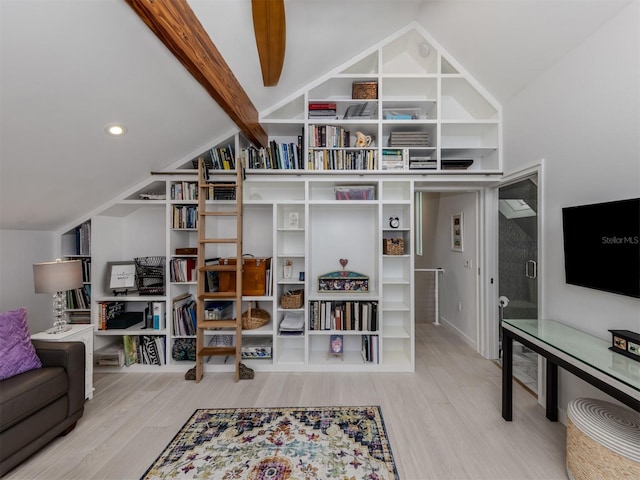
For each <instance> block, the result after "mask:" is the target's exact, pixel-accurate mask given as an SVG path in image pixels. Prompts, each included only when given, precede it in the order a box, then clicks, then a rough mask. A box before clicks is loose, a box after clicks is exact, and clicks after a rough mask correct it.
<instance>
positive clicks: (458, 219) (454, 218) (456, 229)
mask: <svg viewBox="0 0 640 480" xmlns="http://www.w3.org/2000/svg"><path fill="white" fill-rule="evenodd" d="M463 228H464V224H463V217H462V212H460V213H454V214H453V215H451V250H453V251H455V252H462V251H464V246H463V244H462V238H463V235H462V234H463Z"/></svg>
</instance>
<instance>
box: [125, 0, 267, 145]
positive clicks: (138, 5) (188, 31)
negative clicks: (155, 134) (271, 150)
mask: <svg viewBox="0 0 640 480" xmlns="http://www.w3.org/2000/svg"><path fill="white" fill-rule="evenodd" d="M125 1H126V2H127V3H128V4H129V5H130V6H131V8H133V9H134V10H135V11H136V13H137V14H138V15H139V16H140V18H142V20H143V21H144V22H145V23H146V24H147V26H148V27H149V28H150V29H151V30H152V31H153V32H154V33H155V34H156V35H157V37H158V38H159V39H160V40H162V42H163V43H164V44H165V45H166V46H167V48H168V49H169V50H171V52H172V53H173V54H174V55H175V56H176V57H177V58H178V60H180V62H181V63H182V64H183V65H184V66H185V68H186V69H187V70H188V71H189V72H190V73H191V75H193V76H194V77H195V78H196V80H198V82H200V84H201V85H202V86H203V87H204V88H205V90H207V92H209V95H211V96H212V97H213V98H214V99H215V101H216V102H218V104H219V105H220V107H221V108H222V109H223V110H224V111H225V112H226V113H227V115H229V117H231V119H232V120H233V121H234V122H235V123H236V125H238V127H239V128H240V130H242V132H243V133H244V134H245V135H246V136H247V138H248V139H249V140H251V141H252V142H253V143H255V144H256V145H260V146H266V145H267V143H268V140H267V134H266V132H265V131H264V129H263V128H262V126H261V125H260V123H259V122H258V112H257V110H256V108H255V106H254V105H253V103H252V102H251V100H250V99H249V97H248V95H247V94H246V92H245V91H244V89H243V88H242V86H241V85H240V83H239V82H238V80H237V79H236V77H235V75H234V74H233V72H232V71H231V69H230V68H229V66H228V65H227V63H226V62H225V60H224V58H223V57H222V55H221V54H220V52H219V51H218V49H217V48H216V47H215V45H214V44H213V42H212V41H211V38H209V35H208V34H207V32H206V31H205V29H204V28H203V26H202V24H201V23H200V22H199V21H198V18H197V17H196V15H195V13H193V10H191V7H189V5H188V4H187V1H186V0H125Z"/></svg>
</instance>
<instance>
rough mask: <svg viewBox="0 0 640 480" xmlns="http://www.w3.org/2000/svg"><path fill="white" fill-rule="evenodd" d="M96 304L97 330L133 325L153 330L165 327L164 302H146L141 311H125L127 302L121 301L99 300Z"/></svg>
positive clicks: (123, 327) (124, 327)
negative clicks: (97, 308)
mask: <svg viewBox="0 0 640 480" xmlns="http://www.w3.org/2000/svg"><path fill="white" fill-rule="evenodd" d="M98 305H99V311H98V330H109V329H127V328H129V327H132V326H134V325H139V327H140V328H147V329H153V330H164V329H165V328H166V311H165V303H164V302H147V304H146V306H145V308H144V310H141V311H127V309H126V306H127V303H126V302H123V301H110V302H100V303H99V304H98Z"/></svg>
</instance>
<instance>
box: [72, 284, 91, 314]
mask: <svg viewBox="0 0 640 480" xmlns="http://www.w3.org/2000/svg"><path fill="white" fill-rule="evenodd" d="M66 297H67V308H68V309H71V310H78V309H82V310H86V309H88V308H91V285H83V286H82V287H80V288H74V289H73V290H67V293H66Z"/></svg>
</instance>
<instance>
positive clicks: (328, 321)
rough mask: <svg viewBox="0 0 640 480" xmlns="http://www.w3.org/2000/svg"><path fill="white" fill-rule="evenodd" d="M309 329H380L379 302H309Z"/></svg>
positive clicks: (369, 330) (364, 330)
mask: <svg viewBox="0 0 640 480" xmlns="http://www.w3.org/2000/svg"><path fill="white" fill-rule="evenodd" d="M309 330H340V331H342V330H349V331H363V332H376V331H378V302H371V301H324V300H313V301H311V302H309Z"/></svg>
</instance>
